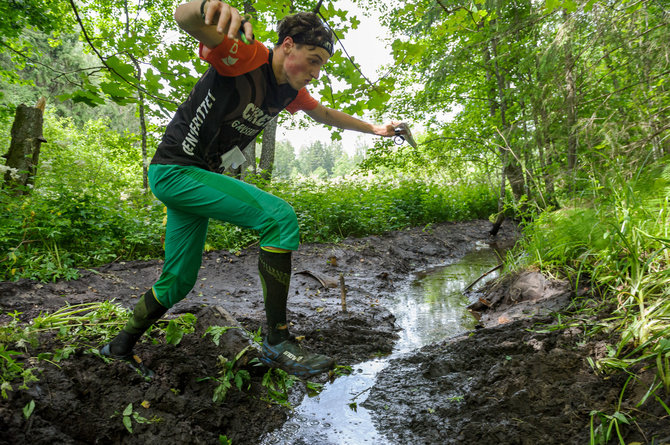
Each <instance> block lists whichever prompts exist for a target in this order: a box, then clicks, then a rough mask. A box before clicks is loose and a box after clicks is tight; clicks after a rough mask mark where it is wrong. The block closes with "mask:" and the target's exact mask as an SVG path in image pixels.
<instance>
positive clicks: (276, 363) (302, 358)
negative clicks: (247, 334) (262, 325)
mask: <svg viewBox="0 0 670 445" xmlns="http://www.w3.org/2000/svg"><path fill="white" fill-rule="evenodd" d="M260 361H261V362H263V363H264V364H266V365H268V366H270V367H272V368H280V369H283V370H284V371H286V372H288V373H289V374H293V375H296V376H298V377H301V378H306V377H311V376H314V375H317V374H321V373H322V372H325V371H328V370H329V369H330V368H332V367H333V365H334V364H335V363H334V361H333V359H332V358H330V357H326V356H325V355H321V354H313V353H310V352H305V351H303V349H302V348H301V347H300V346H299V345H298V344H296V343H294V342H293V341H291V340H290V339H289V340H285V341H283V342H281V343H278V344H276V345H271V344H270V343H268V341H267V337H266V338H265V339H264V340H263V351H262V353H261V357H260Z"/></svg>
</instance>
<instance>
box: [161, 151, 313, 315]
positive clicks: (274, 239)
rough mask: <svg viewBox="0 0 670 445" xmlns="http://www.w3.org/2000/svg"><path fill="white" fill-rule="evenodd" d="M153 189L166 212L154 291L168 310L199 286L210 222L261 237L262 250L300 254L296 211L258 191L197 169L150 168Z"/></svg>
mask: <svg viewBox="0 0 670 445" xmlns="http://www.w3.org/2000/svg"><path fill="white" fill-rule="evenodd" d="M149 183H150V185H151V191H152V192H153V193H154V195H155V196H156V197H157V198H158V199H160V200H161V201H162V202H163V203H164V204H165V206H166V207H167V227H166V232H165V263H164V265H163V272H162V273H161V276H160V278H158V281H157V282H156V283H155V284H154V286H153V289H154V292H155V295H156V299H157V300H158V301H159V302H160V303H161V304H162V305H163V306H165V307H166V308H170V307H172V306H174V305H175V304H176V303H177V302H179V301H181V300H182V299H183V298H184V297H186V295H187V294H188V293H189V292H190V291H191V289H192V288H193V286H194V285H195V283H196V280H197V278H198V272H199V270H200V264H201V263H202V252H203V249H204V247H205V238H206V237H207V225H208V223H209V219H210V218H215V219H218V220H221V221H225V222H229V223H232V224H235V225H237V226H240V227H244V228H249V229H254V230H256V231H258V232H259V233H260V237H261V240H260V245H261V246H262V247H275V248H279V249H285V250H297V249H298V244H299V242H300V234H299V231H298V219H297V218H296V216H295V212H294V210H293V208H292V207H291V206H290V205H289V204H288V203H287V202H286V201H284V200H283V199H281V198H277V197H276V196H273V195H271V194H269V193H267V192H264V191H263V190H260V189H259V188H257V187H255V186H253V185H250V184H247V183H245V182H242V181H239V180H237V179H234V178H231V177H229V176H225V175H220V174H217V173H213V172H210V171H207V170H203V169H201V168H198V167H183V166H178V165H157V164H152V165H150V166H149Z"/></svg>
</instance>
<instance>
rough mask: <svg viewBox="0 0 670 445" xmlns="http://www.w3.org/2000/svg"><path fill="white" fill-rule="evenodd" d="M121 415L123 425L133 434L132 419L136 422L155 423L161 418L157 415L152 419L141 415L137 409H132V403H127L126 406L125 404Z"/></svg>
mask: <svg viewBox="0 0 670 445" xmlns="http://www.w3.org/2000/svg"><path fill="white" fill-rule="evenodd" d="M122 415H123V417H122V422H123V426H125V427H126V429H127V430H128V432H129V433H130V434H133V420H134V421H135V422H136V423H156V422H160V421H161V419H160V418H157V417H154V418H152V419H147V418H146V417H142V416H141V415H140V413H138V412H137V411H133V404H132V403H129V404H128V406H126V408H125V409H124V410H123V413H122Z"/></svg>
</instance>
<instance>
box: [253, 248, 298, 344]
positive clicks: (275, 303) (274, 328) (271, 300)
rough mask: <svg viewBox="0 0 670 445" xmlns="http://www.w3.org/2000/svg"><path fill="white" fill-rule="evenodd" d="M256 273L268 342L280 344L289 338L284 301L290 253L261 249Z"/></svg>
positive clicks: (289, 274)
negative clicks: (263, 302) (266, 324)
mask: <svg viewBox="0 0 670 445" xmlns="http://www.w3.org/2000/svg"><path fill="white" fill-rule="evenodd" d="M258 273H259V275H260V278H261V284H262V285H263V299H264V301H265V315H266V317H267V322H268V341H269V342H270V344H277V343H281V342H282V341H284V340H287V339H288V338H289V332H288V327H287V324H286V301H287V299H288V290H289V285H290V283H291V252H286V253H274V252H268V251H266V250H263V249H262V248H261V251H260V254H259V256H258Z"/></svg>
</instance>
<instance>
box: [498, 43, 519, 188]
mask: <svg viewBox="0 0 670 445" xmlns="http://www.w3.org/2000/svg"><path fill="white" fill-rule="evenodd" d="M491 50H492V55H493V68H494V73H495V76H496V80H497V83H498V104H499V105H500V124H501V128H502V129H503V134H509V132H510V131H509V130H510V125H509V123H508V122H507V99H506V98H505V76H504V75H503V73H502V71H501V70H500V67H499V65H498V44H497V38H496V37H493V38H492V39H491ZM506 150H511V147H503V146H502V144H501V148H500V154H501V160H502V162H503V169H504V171H505V174H506V175H507V178H508V179H509V183H510V186H511V187H512V193H513V194H514V199H515V200H517V201H518V200H520V199H521V197H522V196H523V172H522V171H521V166H520V165H519V163H518V162H516V160H515V159H514V156H505V151H506Z"/></svg>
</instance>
